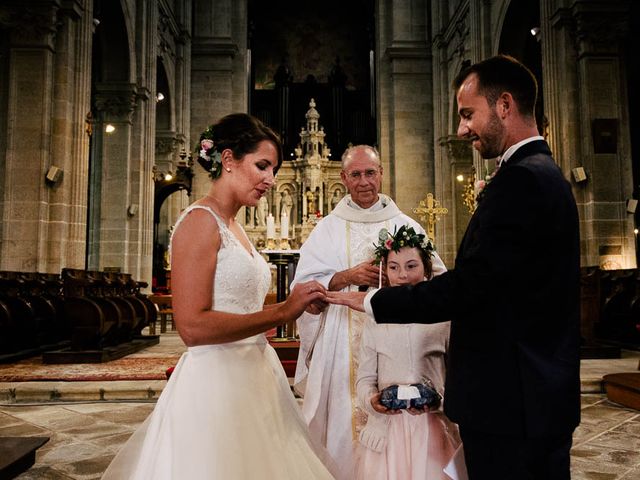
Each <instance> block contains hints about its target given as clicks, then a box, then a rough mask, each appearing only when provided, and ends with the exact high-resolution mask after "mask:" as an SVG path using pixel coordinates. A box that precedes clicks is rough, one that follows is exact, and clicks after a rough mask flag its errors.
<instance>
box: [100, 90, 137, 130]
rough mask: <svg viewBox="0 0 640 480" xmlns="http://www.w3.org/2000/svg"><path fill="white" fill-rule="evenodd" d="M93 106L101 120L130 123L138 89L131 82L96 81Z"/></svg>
mask: <svg viewBox="0 0 640 480" xmlns="http://www.w3.org/2000/svg"><path fill="white" fill-rule="evenodd" d="M95 88H96V90H95V95H94V106H95V108H96V109H97V110H98V112H101V113H102V118H103V120H105V121H106V120H109V121H112V122H118V123H131V121H132V116H133V112H134V110H135V108H136V101H137V98H138V89H137V88H136V85H135V84H132V83H124V82H123V83H97V84H96V86H95Z"/></svg>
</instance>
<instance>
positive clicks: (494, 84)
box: [453, 55, 538, 117]
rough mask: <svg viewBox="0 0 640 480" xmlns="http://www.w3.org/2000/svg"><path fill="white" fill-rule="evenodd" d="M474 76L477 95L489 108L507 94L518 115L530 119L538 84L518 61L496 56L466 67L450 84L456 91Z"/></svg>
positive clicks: (506, 56)
mask: <svg viewBox="0 0 640 480" xmlns="http://www.w3.org/2000/svg"><path fill="white" fill-rule="evenodd" d="M474 73H475V74H476V75H477V77H478V88H479V93H481V94H482V95H484V96H485V98H486V99H487V103H489V105H490V106H493V105H495V103H496V101H497V100H498V97H500V95H501V94H502V93H503V92H509V93H510V94H511V96H512V97H513V98H514V99H515V101H516V103H517V104H518V111H519V112H520V114H521V115H523V116H527V117H533V116H534V109H535V106H536V99H537V97H538V82H537V81H536V77H535V76H534V75H533V73H531V70H529V69H528V68H527V67H526V66H524V65H523V64H522V63H521V62H519V61H518V60H516V59H515V58H513V57H511V56H509V55H496V56H495V57H491V58H487V59H486V60H483V61H481V62H478V63H474V64H473V65H469V66H466V67H464V68H463V69H462V71H461V72H460V73H459V74H458V75H457V76H456V78H455V80H454V82H453V86H454V88H455V90H456V91H458V89H459V88H460V87H461V86H462V84H463V83H464V81H465V79H466V78H467V77H468V76H469V75H471V74H474Z"/></svg>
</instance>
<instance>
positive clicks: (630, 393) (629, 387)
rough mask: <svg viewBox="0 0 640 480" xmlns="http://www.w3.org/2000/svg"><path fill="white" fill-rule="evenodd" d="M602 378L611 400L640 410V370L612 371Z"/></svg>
mask: <svg viewBox="0 0 640 480" xmlns="http://www.w3.org/2000/svg"><path fill="white" fill-rule="evenodd" d="M602 380H603V382H604V388H605V391H606V392H607V397H608V398H609V400H611V401H612V402H615V403H619V404H620V405H624V406H625V407H629V408H635V409H636V410H640V372H628V373H627V372H625V373H611V374H609V375H605V376H604V377H603V378H602Z"/></svg>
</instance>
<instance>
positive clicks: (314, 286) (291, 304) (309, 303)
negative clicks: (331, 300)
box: [282, 280, 327, 321]
mask: <svg viewBox="0 0 640 480" xmlns="http://www.w3.org/2000/svg"><path fill="white" fill-rule="evenodd" d="M326 292H327V291H326V289H325V288H324V286H322V284H320V283H318V282H316V281H314V280H312V281H310V282H305V283H299V284H297V285H296V286H295V287H294V288H293V290H291V293H289V296H288V297H287V299H286V300H285V301H284V302H283V303H282V307H283V309H284V316H285V318H286V319H287V321H288V320H295V319H296V318H298V317H299V316H300V315H302V312H304V311H305V310H307V308H308V307H309V308H312V307H313V306H316V307H319V306H320V305H322V304H326ZM320 311H321V310H320ZM320 311H318V313H319V312H320ZM310 313H314V312H313V311H311V312H310Z"/></svg>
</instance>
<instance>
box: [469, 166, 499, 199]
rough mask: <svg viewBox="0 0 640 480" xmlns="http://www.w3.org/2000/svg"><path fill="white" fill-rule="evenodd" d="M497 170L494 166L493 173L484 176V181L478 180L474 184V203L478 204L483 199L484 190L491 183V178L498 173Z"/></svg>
mask: <svg viewBox="0 0 640 480" xmlns="http://www.w3.org/2000/svg"><path fill="white" fill-rule="evenodd" d="M498 168H500V167H499V166H497V165H496V168H495V169H494V170H493V172H491V174H489V173H487V174H486V175H485V176H484V180H478V181H477V182H476V183H475V185H474V187H475V191H476V203H478V202H479V201H480V200H482V198H483V197H484V191H485V188H487V186H488V185H489V183H491V180H493V177H495V176H496V173H498Z"/></svg>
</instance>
